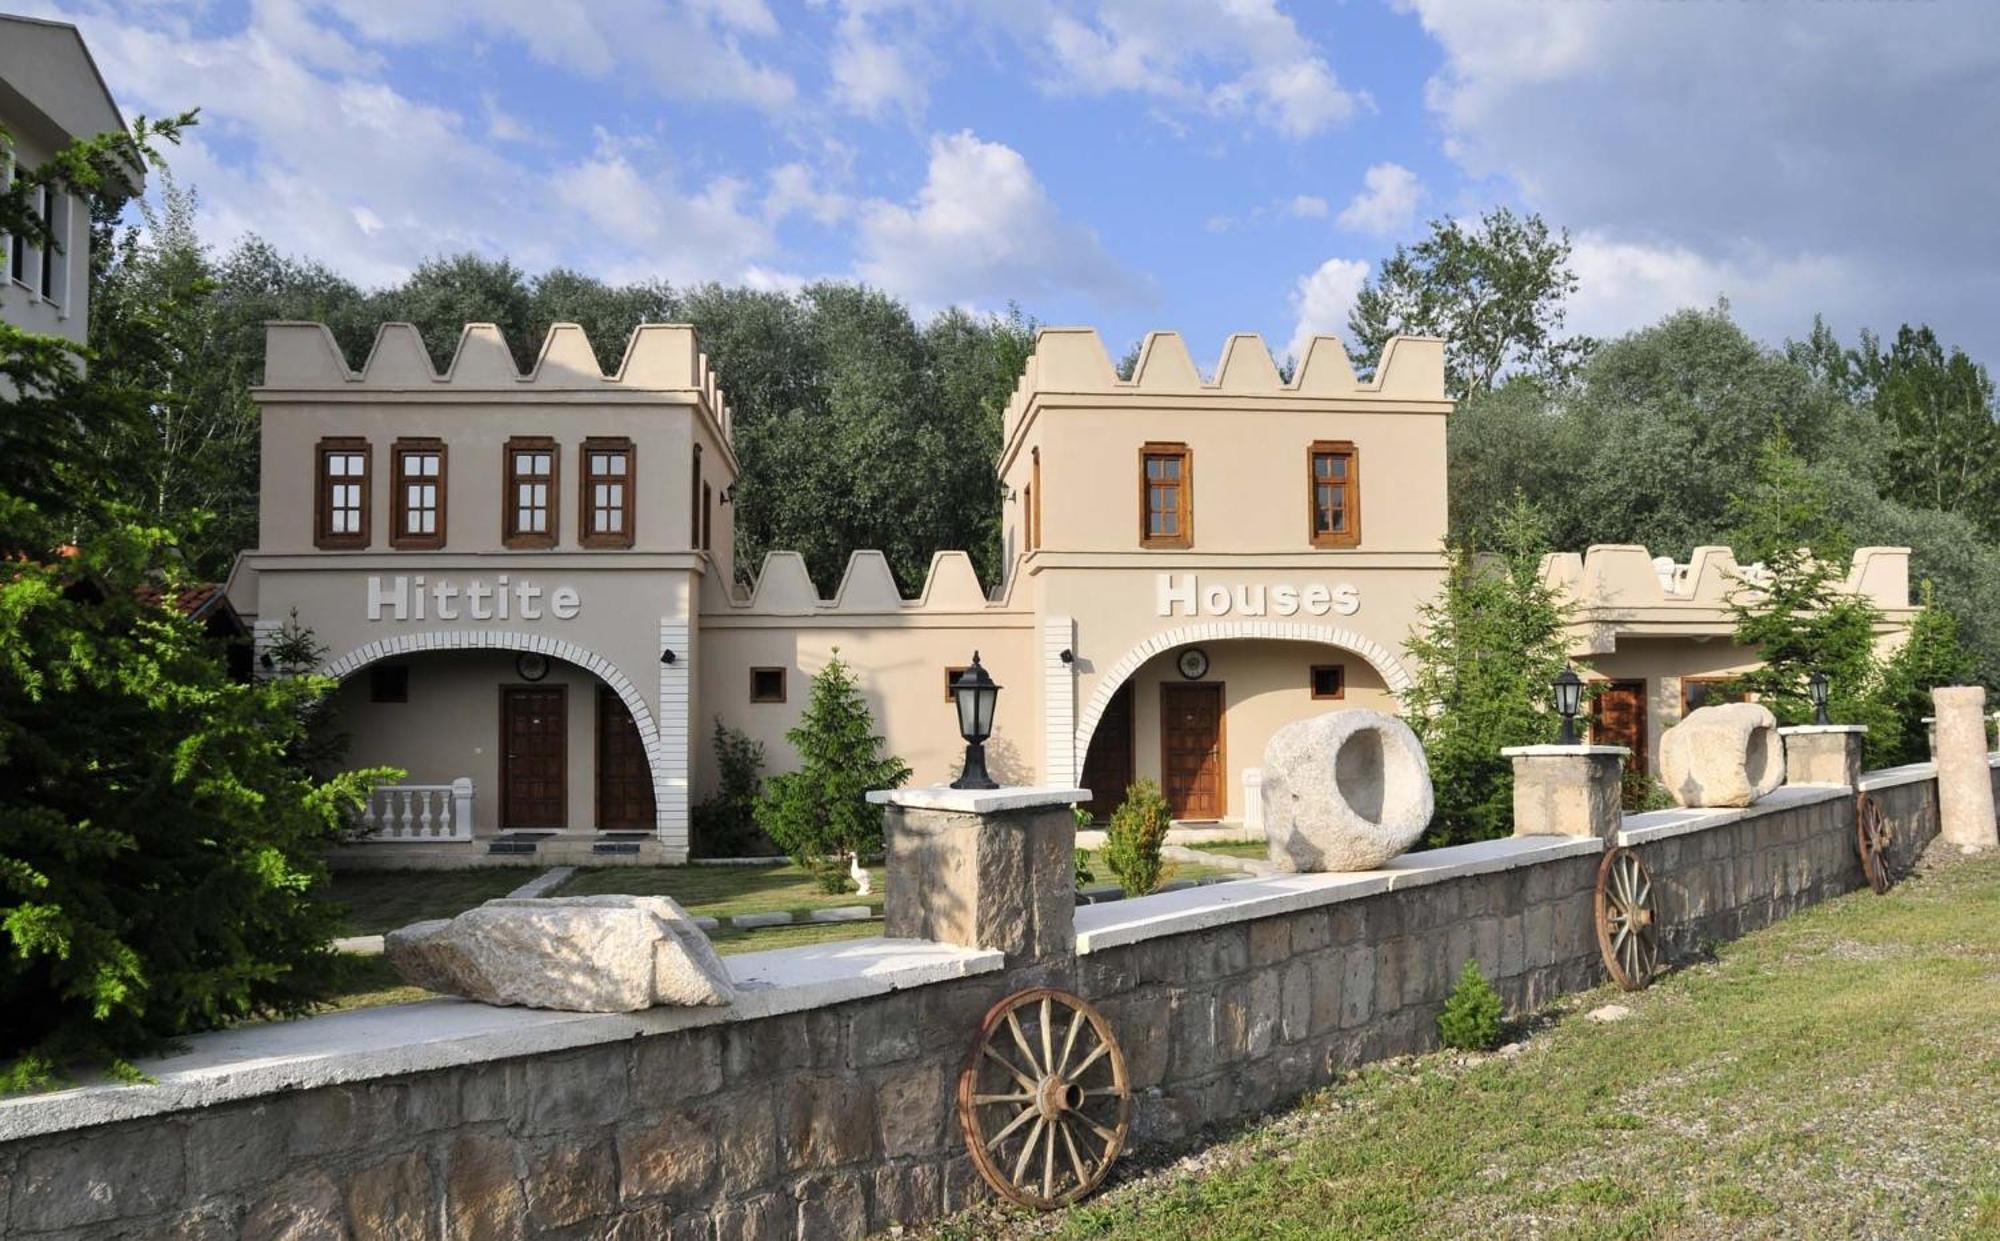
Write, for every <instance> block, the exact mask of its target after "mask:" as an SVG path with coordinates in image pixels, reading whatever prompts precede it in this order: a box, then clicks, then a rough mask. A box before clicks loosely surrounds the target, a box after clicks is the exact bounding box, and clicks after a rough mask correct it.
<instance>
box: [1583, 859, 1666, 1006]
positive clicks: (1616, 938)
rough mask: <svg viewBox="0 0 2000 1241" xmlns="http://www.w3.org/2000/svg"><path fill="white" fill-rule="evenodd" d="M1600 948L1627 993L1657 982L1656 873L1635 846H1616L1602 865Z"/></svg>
mask: <svg viewBox="0 0 2000 1241" xmlns="http://www.w3.org/2000/svg"><path fill="white" fill-rule="evenodd" d="M1597 951H1598V952H1599V954H1601V955H1602V956H1603V958H1604V968H1605V969H1607V970H1610V971H1611V976H1612V977H1613V978H1615V979H1617V980H1618V985H1619V986H1621V987H1623V988H1625V990H1627V991H1637V990H1640V989H1641V988H1643V987H1644V986H1646V984H1648V983H1650V982H1652V981H1653V975H1654V974H1655V973H1656V972H1657V971H1658V970H1659V968H1660V939H1659V930H1658V928H1657V926H1656V924H1655V921H1654V913H1653V874H1652V872H1651V871H1649V870H1647V869H1646V864H1645V863H1644V862H1642V861H1640V860H1639V855H1638V853H1637V852H1635V851H1633V850H1631V849H1613V850H1611V851H1610V852H1609V853H1607V854H1605V855H1604V861H1603V862H1601V863H1599V864H1598V867H1597Z"/></svg>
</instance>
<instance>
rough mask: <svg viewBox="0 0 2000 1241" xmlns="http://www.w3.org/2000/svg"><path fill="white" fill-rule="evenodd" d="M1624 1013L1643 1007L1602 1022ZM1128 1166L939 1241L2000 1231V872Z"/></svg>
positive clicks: (1569, 1009) (1795, 926) (1791, 934)
mask: <svg viewBox="0 0 2000 1241" xmlns="http://www.w3.org/2000/svg"><path fill="white" fill-rule="evenodd" d="M1611 1002H1616V1003H1620V1004H1624V1005H1626V1006H1628V1007H1629V1008H1630V1009H1631V1010H1632V1015H1631V1016H1630V1017H1629V1018H1626V1019H1625V1020H1622V1021H1618V1022H1615V1023H1610V1024H1600V1023H1596V1022H1592V1021H1588V1020H1585V1019H1584V1018H1583V1016H1582V1014H1583V1013H1584V1012H1586V1011H1588V1010H1590V1009H1592V1008H1595V1007H1597V1006H1599V1005H1604V1004H1607V1003H1611ZM1126 1037H1127V1038H1132V1037H1137V1036H1136V1035H1135V1034H1134V1033H1133V1032H1127V1033H1126ZM1141 1106H1143V1103H1142V1104H1141ZM1124 1171H1125V1175H1126V1176H1127V1177H1128V1178H1132V1179H1128V1180H1127V1181H1126V1183H1124V1184H1122V1185H1120V1186H1118V1187H1116V1188H1114V1189H1112V1190H1110V1191H1107V1192H1105V1193H1104V1194H1102V1195H1101V1196H1100V1197H1099V1198H1097V1199H1096V1200H1094V1201H1092V1202H1089V1203H1086V1204H1084V1205H1083V1206H1081V1207H1078V1208H1073V1209H1072V1210H1070V1211H1068V1212H1066V1213H1062V1214H1057V1215H1053V1216H1048V1217H1042V1218H1038V1219H1022V1218H1021V1217H1019V1216H1008V1215H1005V1214H1003V1213H1001V1212H998V1211H997V1210H984V1209H982V1210H981V1211H978V1212H975V1213H973V1214H971V1215H969V1216H963V1217H960V1218H958V1219H956V1220H953V1221H949V1222H947V1223H945V1224H944V1225H942V1226H940V1227H938V1228H936V1229H934V1230H933V1233H932V1235H934V1236H936V1237H939V1238H946V1237H952V1238H956V1237H964V1238H972V1237H980V1238H985V1237H993V1236H1055V1237H1069V1238H1082V1237H1102V1238H1131V1239H1133V1241H1138V1239H1140V1238H1144V1239H1146V1241H1156V1239H1158V1238H1199V1239H1202V1241H1221V1239H1224V1238H1232V1239H1233V1238H1253V1237H1254V1238H1307V1237H1312V1238H1321V1237H1398V1238H1401V1237H1434V1238H1457V1237H1547V1238H1571V1237H1575V1238H1584V1237H1589V1238H1597V1237H1605V1238H1626V1237H1634V1238H1636V1237H1675V1238H1681V1237H1686V1238H1731V1239H1734V1238H1750V1237H1884V1238H1889V1237H1894V1238H1903V1237H2000V860H1982V861H1977V862H1965V861H1952V862H1941V863H1938V864H1936V865H1934V866H1932V867H1930V868H1927V869H1926V870H1925V871H1924V872H1922V873H1921V874H1919V875H1918V876H1915V877H1913V878H1911V879H1908V880H1905V881H1904V882H1903V883H1902V884H1901V885H1899V886H1898V887H1897V888H1895V889H1894V890H1893V891H1892V892H1891V893H1890V894H1889V895H1887V896H1883V897H1877V896H1874V895H1872V894H1869V893H1867V892H1860V893H1856V894H1853V895H1850V896H1847V897H1844V898H1842V899H1840V900H1837V901H1833V902H1830V903H1828V904H1825V905H1822V906H1820V907H1818V908H1816V909H1813V910H1810V911H1808V912H1806V913H1803V914H1800V915H1797V916H1795V917H1793V918H1790V919H1788V920H1786V921H1785V922H1783V923H1781V924H1779V925H1777V926H1775V927H1772V928H1769V929H1767V930H1765V931H1762V932H1759V933H1758V934H1755V935H1752V936H1749V937H1747V938H1745V939H1743V940H1741V941H1738V942H1736V943H1732V944H1727V945H1723V946H1721V947H1720V948H1719V950H1718V951H1717V953H1716V955H1715V958H1714V959H1713V960H1712V961H1709V962H1706V963H1702V964H1696V965H1692V966H1689V967H1687V968H1684V969H1682V970H1680V971H1679V972H1677V973H1675V974H1673V975H1671V976H1669V977H1667V978H1665V979H1663V980H1661V981H1660V982H1658V983H1656V984H1655V985H1654V987H1653V988H1652V989H1651V990H1649V991H1646V992H1643V993H1640V994H1638V995H1634V996H1625V995H1622V994H1620V993H1617V992H1615V991H1613V990H1610V989H1604V990H1600V991H1597V992H1593V993H1590V994H1588V995H1585V996H1580V997H1573V998H1572V999H1571V1000H1569V1001H1567V1002H1566V1003H1564V1004H1563V1005H1561V1006H1560V1008H1559V1009H1558V1010H1557V1011H1556V1012H1555V1013H1553V1014H1551V1015H1549V1020H1547V1021H1545V1022H1544V1023H1543V1026H1542V1028H1540V1029H1538V1030H1537V1031H1536V1032H1535V1033H1534V1034H1533V1035H1532V1037H1530V1038H1528V1039H1527V1041H1526V1043H1525V1045H1524V1046H1521V1047H1519V1048H1517V1049H1515V1050H1513V1051H1512V1053H1511V1054H1495V1055H1488V1056H1462V1055H1456V1054H1450V1053H1440V1054H1437V1055H1432V1056H1426V1057H1421V1058H1415V1059H1410V1060H1405V1061H1400V1062H1394V1063H1391V1064H1389V1065H1384V1066H1376V1067H1371V1068H1368V1069H1364V1070H1362V1071H1360V1072H1358V1073H1355V1074H1351V1075H1349V1077H1348V1078H1347V1080H1345V1081H1343V1082H1341V1083H1340V1084H1338V1085H1337V1086H1335V1087H1333V1088H1331V1089H1329V1090H1326V1091H1324V1092H1321V1093H1320V1094H1318V1095H1316V1096H1314V1097H1312V1098H1310V1099H1308V1100H1306V1101H1304V1102H1302V1103H1301V1104H1300V1105H1299V1106H1298V1107H1297V1108H1296V1109H1294V1110H1293V1111H1291V1112H1289V1113H1287V1114H1285V1115H1283V1116H1281V1117H1278V1118H1276V1119H1271V1120H1266V1121H1264V1122H1262V1123H1260V1124H1258V1125H1256V1126H1253V1127H1250V1128H1248V1129H1246V1130H1244V1131H1242V1132H1241V1133H1239V1134H1238V1135H1236V1136H1235V1137H1234V1138H1232V1139H1230V1140H1228V1141H1226V1142H1223V1143H1221V1144H1220V1145H1217V1146H1213V1147H1210V1148H1208V1149H1206V1150H1204V1151H1201V1152H1200V1153H1198V1154H1195V1155H1191V1156H1189V1157H1187V1158H1185V1159H1182V1160H1180V1161H1179V1162H1177V1163H1172V1164H1169V1165H1167V1166H1164V1167H1156V1168H1154V1169H1153V1170H1151V1171H1149V1172H1140V1171H1135V1170H1133V1169H1129V1168H1128V1169H1126V1170H1124Z"/></svg>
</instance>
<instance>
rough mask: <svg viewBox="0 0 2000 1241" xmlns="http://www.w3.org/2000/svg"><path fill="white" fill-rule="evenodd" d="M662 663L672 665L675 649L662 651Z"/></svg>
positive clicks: (669, 648) (670, 648)
mask: <svg viewBox="0 0 2000 1241" xmlns="http://www.w3.org/2000/svg"><path fill="white" fill-rule="evenodd" d="M660 662H661V663H663V664H670V663H672V662H674V648H672V647H668V648H667V649H666V650H664V651H661V652H660Z"/></svg>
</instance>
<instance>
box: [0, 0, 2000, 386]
mask: <svg viewBox="0 0 2000 1241" xmlns="http://www.w3.org/2000/svg"><path fill="white" fill-rule="evenodd" d="M18 2H19V0H17V3H18ZM26 7H27V11H29V12H33V13H37V14H39V15H43V16H51V17H57V18H61V19H64V20H69V21H73V22H75V23H77V25H78V26H80V27H81V28H82V30H83V32H84V35H85V38H86V39H87V40H88V41H89V43H90V45H91V47H92V49H93V51H94V52H95V54H96V56H97V58H98V61H99V64H100V66H101V67H102V69H103V71H104V74H105V76H106V78H107V80H108V81H109V82H110V84H111V86H112V89H113V91H114V92H115V93H116V94H117V96H118V98H119V100H120V102H121V104H123V105H124V107H125V110H126V111H127V113H128V114H130V113H134V112H141V111H143V112H148V113H155V114H157V113H159V112H162V111H167V110H178V109H180V108H183V107H186V106H189V105H193V104H200V105H202V107H203V109H204V112H203V117H204V120H203V124H202V126H201V127H200V130H199V131H198V133H197V134H196V135H195V137H194V139H193V141H192V142H191V143H190V144H189V145H188V147H187V148H186V149H185V150H183V151H181V152H180V153H179V154H178V155H177V156H176V157H175V158H174V171H175V173H176V175H177V176H179V177H180V178H181V179H182V180H183V181H184V182H186V183H189V184H192V185H193V186H195V187H196V189H197V190H198V191H199V193H200V195H201V201H202V207H203V216H204V224H205V228H206V230H207V233H208V235H209V236H211V237H212V238H214V239H215V240H216V241H217V242H218V243H219V244H227V243H228V242H229V241H231V240H233V239H234V238H236V237H239V236H241V235H243V234H246V233H257V234H260V235H262V236H264V237H266V238H267V239H269V240H270V241H272V242H273V243H275V244H277V245H278V246H279V247H281V248H282V249H284V250H287V251H289V252H293V253H298V254H305V255H310V256H312V257H315V258H318V259H321V260H323V261H325V262H327V263H329V264H331V265H332V266H334V267H335V268H337V269H340V270H342V271H343V272H345V273H347V274H349V275H350V276H352V277H354V278H355V279H357V280H360V281H362V282H364V283H381V282H386V281H390V280H394V279H396V278H397V277H399V276H400V275H401V274H403V273H404V272H406V271H408V270H409V268H410V267H412V266H413V265H414V264H415V263H417V262H418V261H420V260H421V259H423V258H424V257H426V256H428V255H433V254H438V253H447V252H453V251H458V250H463V249H473V250H479V251H482V252H485V253H488V254H496V255H497V254H505V255H508V256H510V257H512V258H514V259H515V260H516V261H517V262H519V263H521V264H522V265H523V266H525V267H527V268H529V269H530V270H541V269H545V268H547V267H550V266H555V265H565V266H571V267H575V268H579V269H582V270H584V271H588V272H591V273H593V274H596V275H599V276H603V277H605V278H607V279H613V280H623V279H632V278H637V277H650V276H657V277H663V278H665V279H667V280H670V281H673V282H675V283H686V282H691V281H699V280H711V279H713V280H722V281H725V282H731V283H737V282H747V283H755V284H761V285H771V286H789V285H793V284H797V283H799V282H802V281H807V280H812V279H816V278H822V277H835V278H859V279H865V280H868V281H869V282H871V283H874V284H877V285H880V286H882V287H884V288H886V289H888V290H890V291H891V292H893V293H895V294H897V295H898V296H901V297H903V298H905V299H906V300H908V301H909V302H910V303H911V304H912V305H913V306H914V307H916V308H917V309H918V310H919V311H920V312H922V311H928V310H932V309H935V308H938V307H940V306H944V305H954V304H955V305H965V306H970V307H974V308H978V309H982V310H992V309H999V308H1001V307H1004V306H1005V305H1006V304H1007V303H1008V302H1010V301H1012V302H1017V303H1019V304H1020V305H1021V306H1022V308H1023V309H1024V310H1026V311H1027V312H1028V313H1030V314H1032V315H1034V316H1035V317H1037V318H1039V319H1041V320H1042V321H1044V322H1051V323H1084V324H1090V325H1093V326H1096V327H1098V328H1100V330H1101V331H1102V332H1103V333H1104V335H1105V338H1106V340H1107V343H1108V344H1109V346H1110V347H1111V349H1112V350H1113V352H1114V353H1115V352H1117V351H1118V350H1120V349H1122V348H1123V347H1124V345H1125V344H1126V343H1128V342H1130V341H1132V340H1134V339H1136V338H1137V337H1138V336H1139V335H1140V334H1141V333H1143V332H1144V331H1146V330H1149V329H1152V328H1173V329H1178V330H1180V331H1181V332H1183V333H1185V334H1186V336H1187V337H1188V340H1189V343H1190V345H1191V346H1192V348H1193V349H1194V351H1195V354H1196V356H1197V358H1198V359H1199V360H1202V361H1204V362H1205V363H1208V364H1212V359H1214V358H1215V357H1216V356H1217V355H1218V354H1219V351H1220V349H1221V345H1222V341H1223V338H1224V336H1225V335H1226V334H1227V333H1229V332H1232V331H1257V332H1261V333H1263V334H1264V336H1265V338H1266V339H1267V340H1268V341H1269V342H1270V343H1271V344H1272V346H1273V348H1274V350H1275V351H1276V352H1278V353H1279V354H1280V355H1282V354H1283V353H1284V352H1286V350H1287V349H1288V348H1292V347H1295V346H1296V344H1297V343H1298V342H1299V341H1300V340H1302V339H1303V337H1304V335H1305V334H1307V333H1310V332H1313V331H1338V330H1339V329H1341V327H1342V326H1343V325H1344V321H1345V314H1346V308H1347V304H1348V302H1349V301H1350V300H1351V298H1352V296H1353V293H1354V291H1355V289H1356V288H1357V287H1358V286H1359V284H1360V282H1361V281H1362V280H1363V279H1364V278H1365V276H1366V274H1367V272H1368V271H1369V270H1370V265H1371V264H1373V263H1375V262H1377V261H1379V259H1380V258H1381V257H1382V256H1383V255H1385V254H1386V253H1388V252H1389V250H1390V249H1391V248H1392V247H1393V246H1394V245H1395V244H1396V243H1397V242H1398V241H1407V240H1410V239H1411V238H1413V237H1415V236H1417V235H1419V234H1420V233H1421V230H1422V227H1423V223H1424V221H1425V220H1426V219H1428V218H1431V217H1433V216H1438V215H1470V214H1476V213H1477V212H1478V211H1480V210H1481V209H1483V208H1485V207H1487V206H1490V205H1493V204H1498V203H1504V204H1507V205H1510V206H1514V207H1516V208H1521V209H1528V210H1536V211H1540V212H1542V213H1543V214H1544V215H1545V216H1546V217H1547V218H1548V219H1549V220H1550V221H1551V222H1552V223H1555V224H1559V225H1563V226H1566V227H1568V228H1570V229H1571V230H1572V232H1573V234H1574V236H1575V239H1576V246H1577V250H1576V264H1575V265H1576V267H1577V270H1578V273H1579V276H1580V277H1581V278H1582V281H1583V288H1582V290H1581V291H1580V293H1579V295H1578V297H1577V298H1576V299H1575V302H1574V304H1573V306H1572V312H1571V315H1572V326H1573V327H1575V328H1578V329H1581V330H1586V331H1591V332H1595V333H1599V334H1615V333H1618V332H1622V331H1627V330H1631V329H1633V328H1636V327H1639V326H1643V325H1644V324H1646V323H1648V322H1651V321H1653V320H1655V319H1657V318H1658V317H1659V316H1661V315H1663V314H1665V313H1668V312H1669V311H1671V310H1673V309H1676V308H1678V307H1680V306H1685V305H1708V304H1712V303H1713V302H1714V301H1715V299H1716V298H1717V297H1727V298H1729V299H1730V302H1731V304H1732V305H1733V306H1734V307H1735V309H1736V312H1737V314H1738V316H1739V318H1740V319H1741V321H1743V322H1744V323H1745V324H1746V326H1748V327H1749V328H1750V329H1751V330H1752V331H1753V332H1755V333H1757V334H1758V335H1760V336H1761V337H1763V338H1765V339H1767V340H1770V341H1773V342H1777V341H1780V340H1782V339H1783V338H1784V337H1785V336H1786V335H1799V334H1803V332H1804V330H1805V328H1806V327H1807V326H1808V325H1809V323H1810V319H1811V316H1812V314H1813V313H1814V312H1815V311H1824V312H1825V313H1826V314H1827V315H1828V318H1829V319H1830V321H1831V322H1833V324H1834V325H1835V327H1836V328H1837V329H1838V330H1840V331H1841V332H1842V333H1843V334H1846V335H1851V334H1852V333H1853V331H1854V330H1855V329H1857V328H1859V327H1862V326H1872V327H1875V328H1878V329H1882V330H1893V328H1894V327H1895V325H1896V324H1897V323H1900V322H1902V321H1903V320H1905V319H1909V320H1927V321H1929V322H1931V323H1932V324H1933V325H1934V326H1936V327H1937V328H1938V329H1939V330H1940V331H1941V332H1942V333H1943V334H1944V336H1945V337H1946V339H1947V340H1951V341H1955V342H1959V343H1963V344H1964V345H1966V346H1967V347H1968V348H1971V349H1973V350H1974V352H1975V353H1976V354H1978V355H1981V356H1983V357H1985V358H1987V359H1992V360H2000V321H1996V315H1995V310H1994V302H1993V298H1992V296H1991V290H1992V289H1993V288H1994V287H2000V286H1996V284H1995V281H1996V278H2000V229H1996V228H1995V227H1994V226H1993V224H1992V222H1991V221H1992V215H1993V210H1994V206H1995V204H1996V203H2000V160H1996V159H1995V158H1994V148H1995V145H1996V139H1997V138H2000V5H1994V4H1990V3H1985V2H1983V0H1957V2H1955V0H1879V2H1871V0H1848V2H1842V3H1831V2H1820V0H1770V2H1768V3H1744V2H1740V0H1549V2H1547V3H1534V2H1532V0H1398V2H1394V3H1374V2H1372V0H1347V2H1329V0H1322V2H1320V3H1302V2H1293V3H1280V2H1279V0H929V2H921V0H800V2H797V3H783V2H780V0H485V2H484V3H478V4H469V3H461V2H457V0H264V2H260V3H252V4H248V5H245V4H239V3H189V4H164V3H159V2H158V0H133V2H131V3H100V2H97V0H75V2H69V3H59V4H50V3H45V2H43V0H30V3H28V4H27V6H26Z"/></svg>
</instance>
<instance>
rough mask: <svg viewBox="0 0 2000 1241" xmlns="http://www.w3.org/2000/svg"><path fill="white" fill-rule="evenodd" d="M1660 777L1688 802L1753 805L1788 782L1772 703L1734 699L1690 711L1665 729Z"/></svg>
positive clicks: (1677, 797) (1682, 801)
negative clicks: (1768, 705) (1758, 703)
mask: <svg viewBox="0 0 2000 1241" xmlns="http://www.w3.org/2000/svg"><path fill="white" fill-rule="evenodd" d="M1660 782H1661V783H1662V784H1664V785H1666V786H1667V792H1668V793H1670V794H1672V795H1673V799H1674V800H1675V801H1676V802H1679V803H1680V804H1681V805H1683V806H1748V805H1752V804H1754V803H1755V802H1756V801H1757V799H1758V798H1760V797H1764V796H1767V795H1769V794H1770V793H1771V792H1772V791H1773V790H1775V789H1776V788H1777V787H1778V786H1779V785H1780V784H1783V783H1784V782H1785V747H1784V741H1783V739H1782V738H1780V737H1779V736H1778V721H1777V718H1776V717H1774V716H1773V715H1772V714H1771V712H1770V709H1769V708H1767V707H1761V706H1759V705H1757V704H1756V703H1754V702H1728V703H1721V704H1719V705H1717V706H1713V707H1700V708H1697V709H1696V710H1693V711H1690V712H1688V714H1687V717H1686V718H1685V719H1683V720H1682V721H1681V722H1680V723H1678V724H1676V725H1674V726H1673V727H1672V728H1669V729H1668V730H1667V731H1666V732H1664V733H1661V734H1660Z"/></svg>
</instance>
